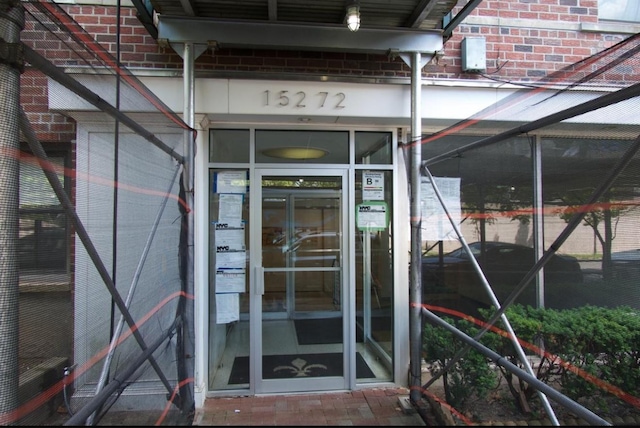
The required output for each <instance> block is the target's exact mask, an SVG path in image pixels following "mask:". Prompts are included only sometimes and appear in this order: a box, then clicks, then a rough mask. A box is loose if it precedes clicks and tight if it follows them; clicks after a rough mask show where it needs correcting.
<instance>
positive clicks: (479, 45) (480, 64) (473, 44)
mask: <svg viewBox="0 0 640 428" xmlns="http://www.w3.org/2000/svg"><path fill="white" fill-rule="evenodd" d="M460 52H461V54H462V71H466V72H468V73H479V72H484V71H486V70H487V45H486V42H485V39H484V37H465V38H464V39H462V44H461V45H460Z"/></svg>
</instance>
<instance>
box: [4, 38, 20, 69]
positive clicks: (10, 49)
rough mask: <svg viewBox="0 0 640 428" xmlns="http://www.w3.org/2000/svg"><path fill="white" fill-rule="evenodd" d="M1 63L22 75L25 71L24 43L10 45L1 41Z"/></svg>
mask: <svg viewBox="0 0 640 428" xmlns="http://www.w3.org/2000/svg"><path fill="white" fill-rule="evenodd" d="M0 63H1V64H7V65H8V66H9V67H12V68H15V69H16V70H18V71H20V73H22V72H23V71H24V50H23V49H22V43H8V42H6V41H5V40H3V39H0Z"/></svg>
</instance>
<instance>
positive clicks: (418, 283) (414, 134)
mask: <svg viewBox="0 0 640 428" xmlns="http://www.w3.org/2000/svg"><path fill="white" fill-rule="evenodd" d="M420 57H421V55H420V53H419V52H414V53H412V55H411V166H410V169H411V271H410V283H409V286H410V291H409V293H410V294H409V296H410V299H409V301H410V303H411V308H410V310H409V314H410V315H409V334H410V340H409V343H410V354H409V355H410V365H409V370H410V377H409V388H410V394H409V396H410V398H411V400H412V401H413V402H418V401H419V400H420V398H421V396H422V393H421V391H420V386H421V384H422V369H421V367H422V358H421V355H422V349H421V348H422V322H421V319H422V318H421V309H422V270H421V255H422V212H421V209H420V182H421V173H420V166H421V164H422V143H421V140H422V112H421V105H422V74H421V70H422V66H421V65H420V64H421V58H420Z"/></svg>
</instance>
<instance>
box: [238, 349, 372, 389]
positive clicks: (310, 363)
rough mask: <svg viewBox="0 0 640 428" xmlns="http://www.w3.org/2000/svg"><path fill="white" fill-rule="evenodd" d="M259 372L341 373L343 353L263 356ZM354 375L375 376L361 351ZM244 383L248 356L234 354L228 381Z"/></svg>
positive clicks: (273, 375)
mask: <svg viewBox="0 0 640 428" xmlns="http://www.w3.org/2000/svg"><path fill="white" fill-rule="evenodd" d="M262 372H263V375H264V378H265V379H287V378H304V377H324V376H342V373H343V369H342V354H341V353H331V354H298V355H265V356H263V357H262ZM356 377H357V378H359V379H360V378H374V377H375V375H374V374H373V372H372V371H371V369H370V368H369V366H368V365H367V363H366V362H365V360H364V358H362V355H360V353H357V354H356ZM244 383H246V384H248V383H249V357H236V358H235V360H234V361H233V367H232V368H231V374H230V376H229V384H230V385H231V384H234V385H235V384H244Z"/></svg>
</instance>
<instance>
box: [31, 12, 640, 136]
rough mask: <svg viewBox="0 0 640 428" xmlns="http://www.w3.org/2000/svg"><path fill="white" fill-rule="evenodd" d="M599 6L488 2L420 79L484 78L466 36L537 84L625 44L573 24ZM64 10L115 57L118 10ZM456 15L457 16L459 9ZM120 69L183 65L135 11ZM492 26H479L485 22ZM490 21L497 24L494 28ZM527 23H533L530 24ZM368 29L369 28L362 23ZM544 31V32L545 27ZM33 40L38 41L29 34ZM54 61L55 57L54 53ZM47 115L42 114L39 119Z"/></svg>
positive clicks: (128, 16)
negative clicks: (466, 64) (464, 60)
mask: <svg viewBox="0 0 640 428" xmlns="http://www.w3.org/2000/svg"><path fill="white" fill-rule="evenodd" d="M597 4H598V2H597V0H500V1H497V0H496V1H483V2H481V3H480V4H479V6H477V7H476V9H474V10H473V12H472V13H471V14H470V15H469V16H468V17H467V19H466V21H465V23H464V24H462V25H460V26H459V27H458V28H456V29H455V31H454V34H453V36H452V37H451V38H450V39H449V40H447V41H446V43H445V45H444V56H443V57H442V58H440V59H439V60H438V61H437V62H431V63H429V64H427V65H426V66H425V67H424V68H423V70H422V74H423V76H424V77H425V78H437V79H483V78H484V77H483V76H482V75H479V74H477V73H463V72H462V71H461V58H460V54H461V50H460V45H461V41H462V39H463V38H464V37H467V36H483V37H485V39H486V67H487V70H486V75H490V76H491V78H493V79H499V80H503V81H513V82H517V81H525V82H527V81H528V82H532V81H536V80H538V79H540V78H542V77H544V76H546V75H547V74H549V73H552V72H554V71H556V70H559V69H561V68H563V67H565V66H567V65H569V64H573V63H575V62H577V61H580V60H582V59H584V58H586V57H589V56H590V55H593V54H594V53H596V52H599V51H602V50H603V49H605V48H608V47H610V46H612V45H613V44H615V43H617V42H619V41H621V40H623V39H624V38H626V37H628V36H629V34H611V33H602V32H596V31H590V32H588V31H581V30H579V29H576V30H572V29H571V28H574V27H575V28H578V27H577V26H576V24H585V23H587V24H594V25H595V24H597V23H598V17H597ZM63 8H64V9H65V10H66V11H67V12H68V13H69V15H70V16H71V17H73V18H74V19H75V20H76V21H77V22H78V23H79V24H80V25H81V26H82V27H83V28H84V29H85V30H86V31H87V32H88V33H90V34H91V35H94V37H95V39H96V41H98V42H99V43H100V44H102V45H103V46H105V47H106V48H107V49H108V50H109V51H110V52H112V53H114V54H115V52H116V42H117V40H116V34H117V22H116V8H115V7H105V6H78V5H75V6H73V5H72V6H69V5H63ZM454 12H457V10H454ZM120 13H121V18H122V19H121V21H122V23H123V24H122V25H121V27H120V35H121V36H120V37H121V43H120V54H121V62H122V64H123V65H124V66H126V67H129V68H140V67H143V68H153V69H175V70H181V69H182V65H183V64H182V59H181V58H180V56H179V55H177V54H176V53H175V52H174V51H173V50H172V49H171V48H170V47H162V46H160V45H159V44H158V43H157V41H156V40H154V39H153V38H152V37H151V36H150V35H149V34H148V33H147V31H146V30H145V28H144V27H143V26H142V24H141V23H140V21H139V20H138V19H137V18H136V10H135V9H134V8H133V7H124V8H122V10H121V12H120ZM363 19H364V18H363ZM482 19H485V20H489V21H487V22H488V23H487V24H474V23H471V24H470V23H468V22H469V21H470V22H482V21H479V20H482ZM491 20H493V21H491ZM527 20H530V21H527ZM531 22H534V23H543V22H550V23H553V24H554V25H549V27H550V28H551V27H560V28H562V27H563V25H562V24H560V25H558V23H566V24H567V25H566V26H567V28H569V29H567V30H562V29H547V28H533V27H527V26H526V24H527V23H531ZM363 25H366V20H364V22H363ZM543 26H546V25H541V26H540V27H543ZM25 37H34V35H25ZM51 57H55V55H54V54H51ZM195 67H196V70H197V71H202V72H212V73H213V74H214V75H215V72H221V73H241V72H248V73H265V74H266V75H268V74H269V73H273V74H308V75H331V76H348V77H376V78H409V77H410V73H411V71H410V69H409V67H408V66H407V65H406V64H405V63H404V62H403V60H402V59H401V58H399V57H389V56H386V55H369V54H346V53H327V52H300V51H284V50H283V51H267V50H253V49H235V50H230V49H219V50H216V51H211V50H207V51H206V52H204V53H203V54H202V55H200V57H198V58H197V59H196V63H195ZM30 76H31V74H30V73H29V72H25V73H24V74H23V76H22V85H23V88H22V103H23V105H24V106H25V110H27V111H28V112H29V113H30V114H31V116H30V118H31V120H33V121H34V123H35V124H37V125H36V129H37V132H38V135H39V136H40V138H42V140H44V141H68V140H69V139H72V138H73V134H74V131H73V129H72V126H71V124H70V123H69V122H68V120H67V119H65V118H62V117H59V116H57V115H52V114H49V113H47V108H46V101H47V99H46V94H45V93H44V89H43V88H44V86H43V85H41V83H42V82H43V81H35V80H34V78H33V77H30ZM36 111H39V112H42V113H40V114H39V115H36V114H34V112H36Z"/></svg>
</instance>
